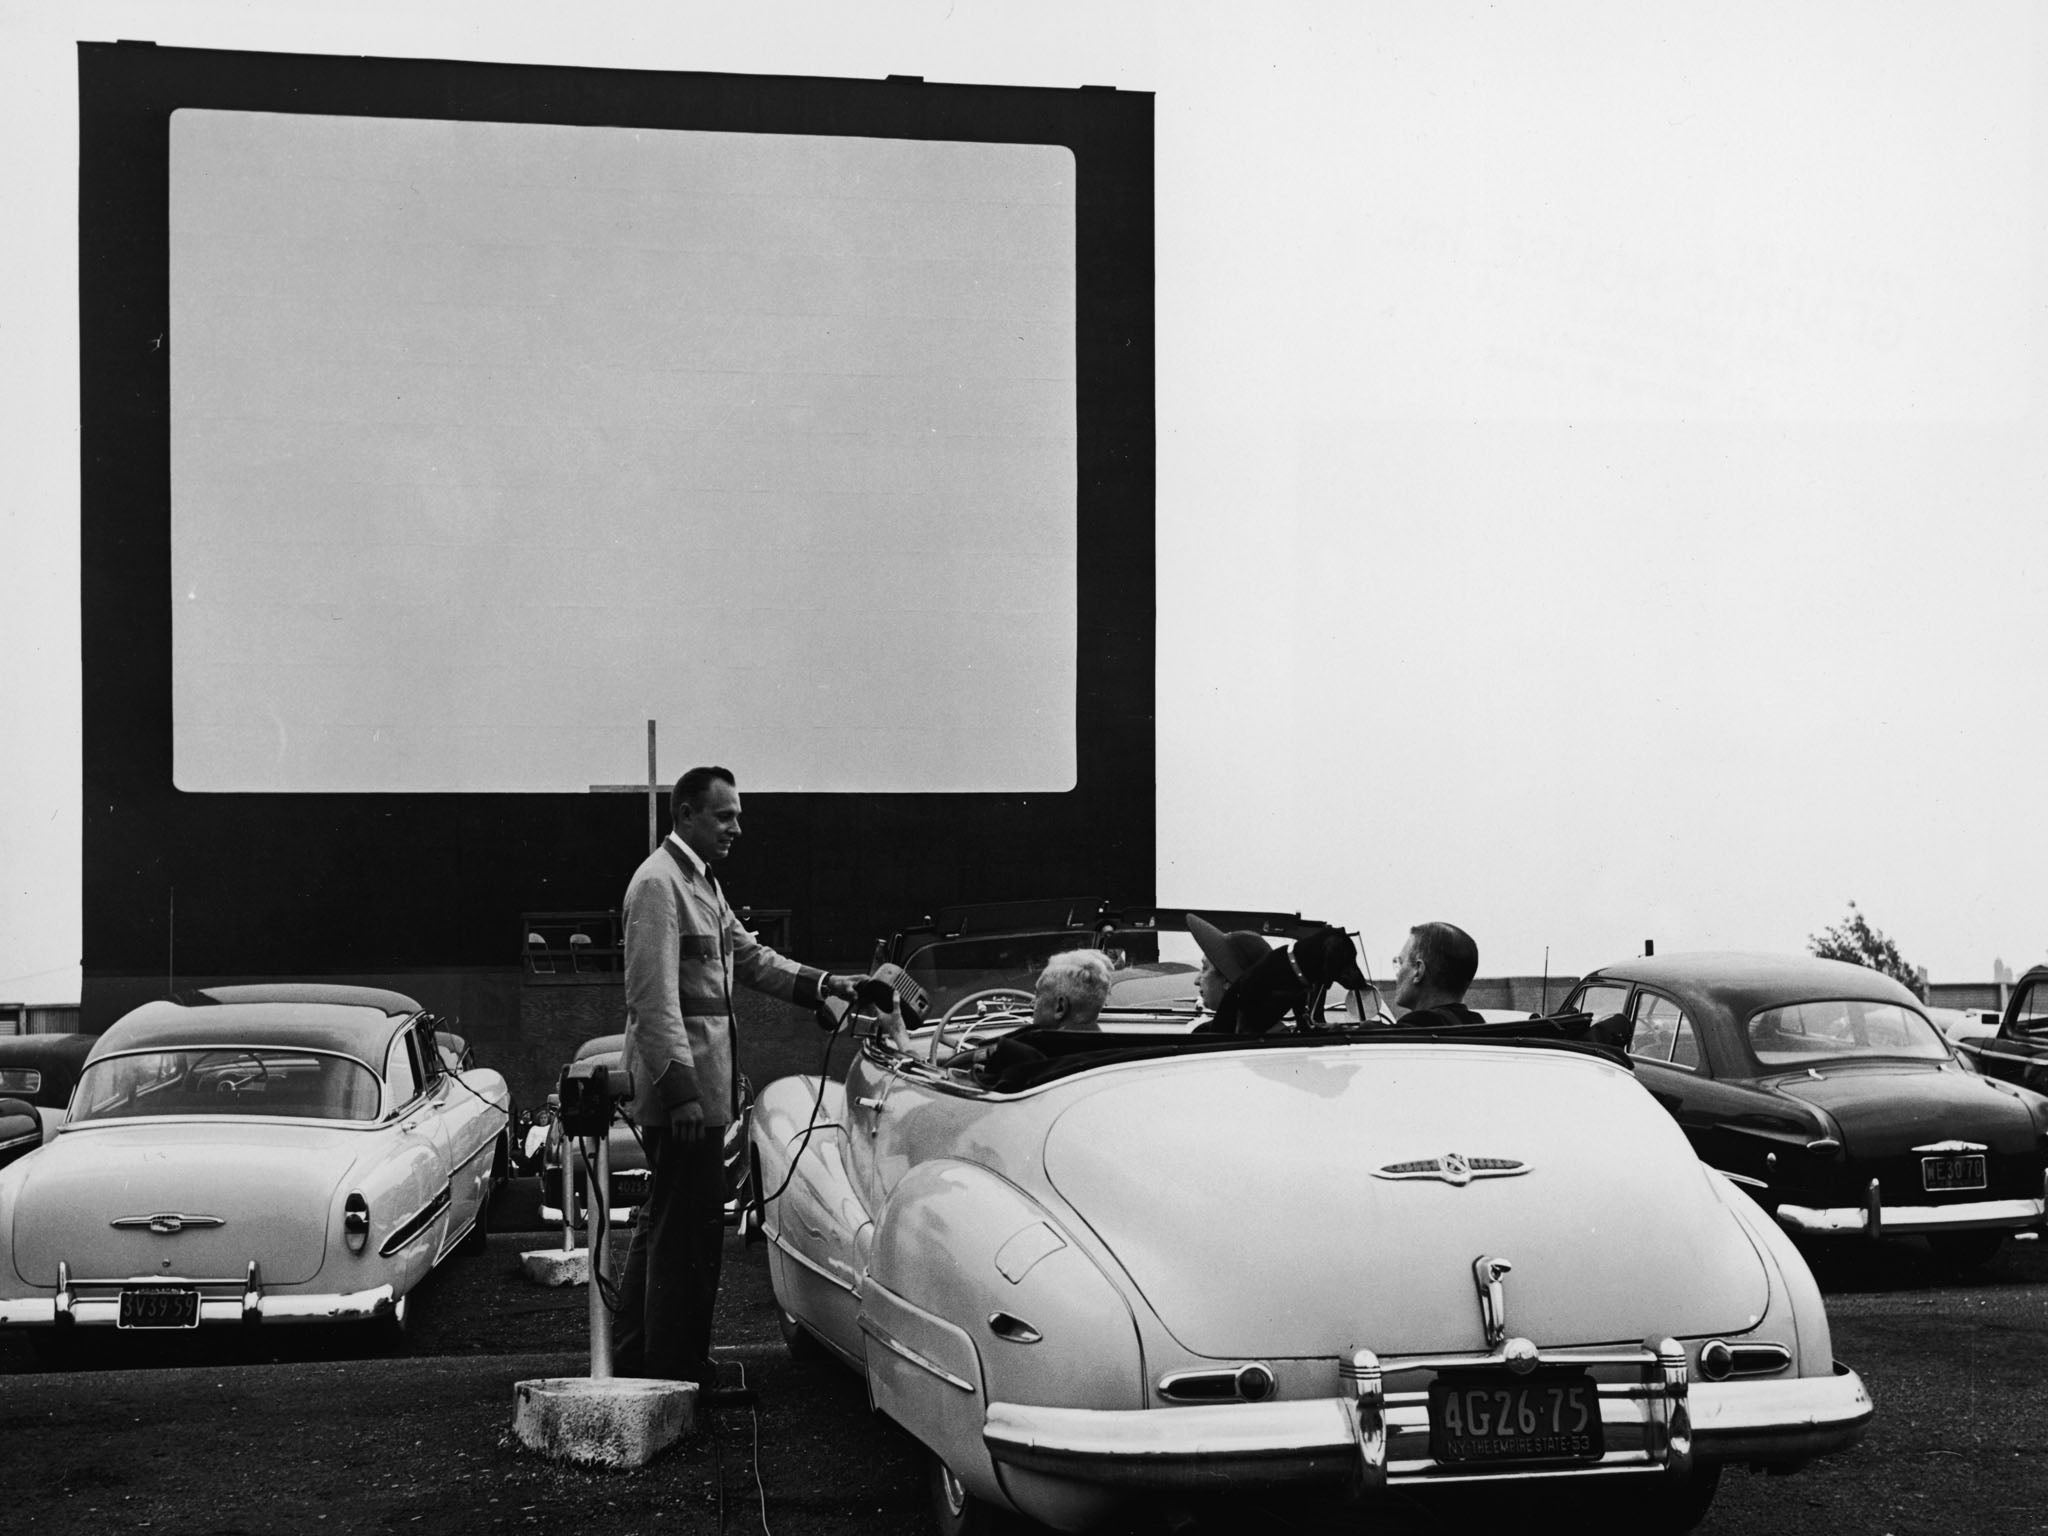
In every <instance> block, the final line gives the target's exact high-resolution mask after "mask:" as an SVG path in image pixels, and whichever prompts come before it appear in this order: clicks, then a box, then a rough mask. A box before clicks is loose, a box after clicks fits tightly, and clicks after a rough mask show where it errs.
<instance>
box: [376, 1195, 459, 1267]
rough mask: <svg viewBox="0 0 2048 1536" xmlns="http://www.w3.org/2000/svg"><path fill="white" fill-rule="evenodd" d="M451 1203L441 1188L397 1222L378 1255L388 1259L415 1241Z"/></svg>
mask: <svg viewBox="0 0 2048 1536" xmlns="http://www.w3.org/2000/svg"><path fill="white" fill-rule="evenodd" d="M452 1203H453V1202H452V1201H451V1200H450V1198H449V1195H448V1191H447V1190H446V1189H445V1188H444V1189H442V1190H441V1192H440V1193H439V1194H437V1195H435V1196H434V1198H433V1199H431V1200H429V1201H428V1202H427V1203H426V1204H425V1205H423V1206H421V1207H420V1208H419V1209H418V1210H417V1211H415V1212H413V1214H412V1215H411V1216H409V1217H407V1218H406V1219H405V1220H404V1221H402V1222H400V1223H399V1224H398V1227H397V1229H396V1230H395V1231H393V1232H392V1234H391V1235H390V1236H389V1237H387V1238H385V1239H384V1246H383V1247H381V1248H379V1249H378V1250H377V1253H378V1255H379V1256H380V1257H382V1258H386V1259H388V1258H390V1257H391V1255H393V1254H394V1253H396V1252H398V1250H399V1249H401V1248H404V1247H406V1246H408V1245H409V1244H411V1243H414V1242H417V1241H418V1240H419V1238H420V1236H421V1235H422V1234H423V1233H425V1231H426V1230H427V1228H428V1227H431V1226H432V1225H433V1224H434V1218H435V1217H436V1216H439V1215H440V1214H441V1213H442V1212H443V1211H445V1210H447V1209H448V1207H449V1205H450V1204H452Z"/></svg>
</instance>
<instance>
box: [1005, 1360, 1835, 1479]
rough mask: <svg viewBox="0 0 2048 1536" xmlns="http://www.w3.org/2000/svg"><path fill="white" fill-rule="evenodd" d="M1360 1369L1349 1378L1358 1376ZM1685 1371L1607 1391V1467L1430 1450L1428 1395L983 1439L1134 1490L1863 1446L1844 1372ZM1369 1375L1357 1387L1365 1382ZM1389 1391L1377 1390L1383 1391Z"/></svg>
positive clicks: (1071, 1418) (1629, 1471)
mask: <svg viewBox="0 0 2048 1536" xmlns="http://www.w3.org/2000/svg"><path fill="white" fill-rule="evenodd" d="M1349 1374H1350V1373H1349V1372H1347V1375H1349ZM1686 1374H1687V1373H1685V1372H1684V1370H1683V1367H1680V1368H1679V1369H1678V1370H1677V1371H1676V1372H1667V1373H1665V1375H1664V1378H1663V1379H1662V1380H1661V1381H1656V1380H1652V1381H1646V1382H1645V1383H1644V1384H1643V1386H1641V1387H1640V1388H1631V1387H1623V1388H1617V1389H1607V1388H1603V1390H1602V1396H1601V1418H1602V1424H1603V1428H1604V1430H1605V1443H1606V1448H1607V1449H1606V1454H1605V1455H1604V1456H1602V1457H1601V1458H1600V1459H1599V1460H1598V1461H1593V1462H1576V1463H1570V1464H1556V1465H1543V1464H1533V1465H1532V1464H1528V1463H1520V1464H1516V1465H1514V1466H1511V1467H1510V1466H1502V1467H1498V1468H1490V1467H1486V1466H1483V1465H1482V1466H1476V1467H1473V1466H1453V1465H1447V1464H1444V1463H1441V1462H1438V1461H1436V1460H1434V1459H1433V1458H1432V1457H1431V1456H1430V1454H1429V1440H1430V1432H1429V1410H1428V1404H1427V1401H1426V1394H1422V1393H1412V1392H1411V1393H1402V1394H1389V1395H1387V1396H1386V1397H1385V1398H1384V1399H1383V1400H1381V1401H1379V1402H1378V1403H1374V1402H1372V1400H1371V1396H1370V1394H1369V1393H1367V1392H1363V1391H1362V1392H1361V1393H1360V1395H1359V1397H1358V1398H1356V1399H1353V1398H1346V1397H1332V1398H1316V1399H1310V1400H1307V1401H1293V1402H1269V1403H1232V1404H1222V1405H1214V1406H1210V1405H1203V1406H1195V1407H1180V1408H1153V1409H1131V1410H1118V1411H1094V1410H1089V1409H1076V1408H1041V1407H1027V1406H1023V1405H1020V1404H1014V1403H993V1404H991V1405H990V1406H989V1410H988V1415H987V1418H986V1421H985V1422H984V1425H983V1429H982V1438H983V1441H984V1443H985V1444H986V1445H987V1447H988V1451H989V1454H990V1456H991V1457H993V1458H994V1460H995V1461H996V1462H997V1463H998V1464H999V1465H1003V1466H1009V1467H1015V1468H1018V1469H1020V1470H1023V1471H1028V1472H1037V1473H1043V1474H1047V1475H1050V1476H1054V1477H1060V1478H1067V1479H1072V1480H1075V1481H1079V1482H1086V1483H1090V1484H1094V1485H1097V1486H1104V1487H1116V1488H1124V1489H1147V1490H1155V1491H1160V1490H1176V1489H1177V1490H1183V1491H1185V1490H1188V1489H1193V1488H1213V1487H1215V1486H1216V1485H1217V1483H1218V1480H1219V1479H1233V1480H1242V1481H1244V1482H1246V1483H1252V1484H1267V1485H1272V1484H1282V1483H1325V1484H1344V1483H1347V1482H1348V1483H1350V1484H1351V1485H1353V1486H1354V1488H1356V1489H1357V1490H1359V1491H1361V1492H1364V1493H1366V1494H1371V1493H1373V1492H1375V1491H1377V1490H1378V1489H1380V1488H1383V1487H1385V1486H1386V1485H1388V1484H1394V1485H1408V1486H1413V1485H1415V1484H1419V1483H1428V1482H1459V1483H1465V1482H1484V1481H1492V1480H1497V1479H1504V1478H1514V1479H1516V1480H1526V1479H1532V1478H1535V1479H1542V1478H1588V1477H1625V1476H1635V1477H1645V1476H1664V1477H1674V1478H1677V1477H1684V1476H1686V1475H1687V1474H1688V1473H1689V1471H1690V1469H1691V1466H1692V1464H1693V1463H1694V1462H1701V1461H1713V1462H1725V1461H1746V1462H1752V1463H1764V1464H1775V1465H1779V1466H1788V1467H1789V1466H1796V1465H1798V1464H1800V1463H1802V1462H1805V1461H1808V1460H1810V1459H1812V1458H1813V1457H1816V1456H1821V1455H1826V1454H1828V1453H1829V1452H1832V1451H1839V1450H1842V1449H1845V1448H1846V1447H1848V1446H1850V1445H1852V1444H1854V1443H1855V1442H1856V1441H1857V1440H1858V1439H1860V1438H1861V1437H1862V1435H1863V1432H1864V1429H1865V1427H1866V1426H1867V1425H1868V1424H1869V1422H1870V1417H1871V1413H1872V1406H1871V1401H1870V1394H1869V1393H1868V1392H1867V1391H1866V1390H1865V1389H1864V1386H1863V1382H1862V1381H1861V1379H1860V1378H1859V1377H1858V1376H1857V1375H1856V1373H1855V1372H1854V1371H1851V1370H1850V1369H1848V1368H1847V1367H1846V1366H1842V1365H1837V1366H1836V1367H1835V1370H1834V1374H1833V1375H1831V1376H1824V1377H1796V1378H1792V1379H1789V1380H1777V1381H1742V1382H1706V1383H1699V1384H1689V1383H1688V1382H1687V1381H1686V1379H1685V1376H1686ZM1353 1379H1357V1378H1353ZM1373 1385H1374V1386H1375V1387H1376V1386H1377V1381H1376V1380H1375V1381H1374V1382H1373Z"/></svg>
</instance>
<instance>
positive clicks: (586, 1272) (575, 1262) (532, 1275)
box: [519, 1248, 590, 1285]
mask: <svg viewBox="0 0 2048 1536" xmlns="http://www.w3.org/2000/svg"><path fill="white" fill-rule="evenodd" d="M519 1269H520V1273H522V1274H524V1275H525V1276H526V1278H527V1279H528V1280H530V1281H532V1282H533V1283H534V1284H535V1285H588V1284H590V1250H589V1249H588V1248H536V1249H533V1250H530V1251H529V1252H526V1253H522V1254H520V1255H519Z"/></svg>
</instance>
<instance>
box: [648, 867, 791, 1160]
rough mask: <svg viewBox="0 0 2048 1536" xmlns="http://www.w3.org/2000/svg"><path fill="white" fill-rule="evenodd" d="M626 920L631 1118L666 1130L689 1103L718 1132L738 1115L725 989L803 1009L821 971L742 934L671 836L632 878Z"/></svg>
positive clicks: (715, 891)
mask: <svg viewBox="0 0 2048 1536" xmlns="http://www.w3.org/2000/svg"><path fill="white" fill-rule="evenodd" d="M625 918H626V1043H625V1051H624V1054H623V1058H622V1059H623V1060H624V1062H625V1063H626V1066H627V1069H628V1070H629V1071H630V1072H631V1073H632V1075H633V1119H634V1120H635V1121H636V1122H637V1123H638V1124H639V1125H641V1126H642V1127H647V1128H653V1129H656V1130H662V1129H666V1128H667V1126H668V1117H669V1114H670V1112H671V1111H672V1110H675V1109H678V1108H680V1107H681V1106H682V1105H685V1104H688V1103H690V1102H692V1101H695V1102H697V1103H699V1104H702V1105H703V1106H704V1123H705V1124H706V1125H711V1126H722V1125H726V1124H728V1123H730V1122H731V1121H732V1120H733V1119H734V1118H735V1117H736V1116H737V1115H738V1112H739V1080H738V1078H737V1076H736V1075H735V1073H734V1071H733V1031H732V987H733V983H734V982H735V981H738V982H739V983H740V984H741V985H742V986H746V987H751V988H753V990H755V991H756V992H765V993H767V994H768V995H769V996H770V997H779V998H782V999H783V1000H784V1001H786V1002H793V1003H796V1004H798V1005H799V1006H801V1007H805V1008H811V1007H815V1006H816V1005H817V1002H818V996H819V991H818V989H819V984H820V983H821V982H823V980H824V979H825V973H824V972H823V971H820V970H814V969H812V968H811V967H810V966H807V965H798V964H797V963H796V962H795V961H794V960H786V959H784V958H783V957H782V956H781V955H778V954H777V953H776V952H775V951H774V950H772V949H770V948H769V947H768V946H767V945H765V944H763V943H761V942H760V941H759V940H757V939H756V938H755V937H754V936H753V935H752V934H751V933H749V932H747V930H746V929H745V928H743V927H741V926H740V920H739V919H738V918H737V917H735V916H733V911H732V908H731V907H729V906H728V905H726V901H725V897H724V895H723V894H722V893H721V892H720V890H719V888H718V885H717V883H716V882H715V881H714V880H713V879H712V878H711V876H710V875H709V874H708V873H707V872H705V871H703V870H701V869H699V868H698V867H697V863H696V859H695V856H694V854H692V853H691V851H690V850H689V849H687V848H685V847H683V845H682V844H681V843H679V842H677V841H676V839H675V838H674V837H673V836H670V837H669V838H667V839H666V840H665V841H664V842H663V843H662V845H661V846H660V847H658V848H656V849H655V850H654V852H652V853H651V854H649V855H648V856H647V858H646V860H645V862H643V863H642V864H641V866H640V867H639V868H638V869H637V870H635V871H634V872H633V879H632V881H631V883H630V884H628V885H627V887H626V907H625Z"/></svg>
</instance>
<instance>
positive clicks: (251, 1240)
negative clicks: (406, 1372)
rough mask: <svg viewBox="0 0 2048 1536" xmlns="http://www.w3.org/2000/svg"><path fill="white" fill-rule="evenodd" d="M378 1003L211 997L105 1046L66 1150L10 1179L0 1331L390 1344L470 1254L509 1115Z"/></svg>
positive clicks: (283, 993) (330, 990) (160, 1011)
mask: <svg viewBox="0 0 2048 1536" xmlns="http://www.w3.org/2000/svg"><path fill="white" fill-rule="evenodd" d="M436 1022H437V1021H436V1020H435V1018H434V1017H433V1016H432V1015H431V1014H428V1013H426V1012H425V1011H424V1010H423V1009H421V1007H420V1005H419V1004H418V1003H416V1002H414V1001H413V1000H412V999H411V998H409V997H405V996H403V995H401V994H399V993H395V992H387V991H383V990H379V989H373V988H367V987H341V986H326V985H283V986H247V987H217V988H210V989H207V990H205V991H200V992H192V993H185V994H181V995H180V996H178V997H177V998H175V999H173V1000H170V1001H165V1002H153V1003H147V1004H144V1005H143V1006H142V1007H140V1008H137V1009H135V1010H134V1011H133V1012H131V1013H129V1014H127V1015H126V1016H125V1017H123V1018H122V1019H121V1020H120V1021H119V1022H117V1023H115V1024H114V1025H113V1026H112V1027H111V1028H109V1029H108V1030H107V1031H106V1033H105V1034H103V1035H101V1036H100V1038H99V1040H98V1042H97V1043H96V1044H95V1045H94V1046H93V1048H92V1051H91V1053H90V1055H89V1056H88V1058H87V1061H86V1065H85V1070H84V1073H83V1074H82V1075H81V1077H80V1078H79V1082H78V1087H77V1089H76V1091H75V1092H74V1093H73V1095H72V1100H71V1107H70V1113H69V1114H68V1115H67V1117H66V1119H65V1121H64V1124H63V1127H62V1128H61V1130H60V1131H59V1132H58V1134H57V1136H56V1138H55V1140H53V1141H52V1142H51V1143H50V1144H49V1145H48V1146H46V1147H45V1148H43V1150H42V1151H40V1152H39V1153H37V1154H36V1155H35V1156H34V1157H30V1158H25V1159H23V1160H22V1161H21V1162H19V1163H16V1164H14V1165H13V1166H11V1167H8V1168H6V1169H4V1170H0V1234H4V1238H5V1241H6V1244H7V1247H8V1251H9V1258H10V1259H11V1263H9V1264H8V1265H7V1266H6V1267H5V1268H4V1269H0V1327H8V1328H24V1329H37V1330H48V1329H57V1330H62V1329H67V1328H113V1329H192V1328H199V1327H203V1326H211V1325H215V1324H222V1323H231V1324H236V1325H241V1324H259V1323H260V1324H264V1325H266V1326H267V1325H270V1324H280V1323H284V1324H289V1323H333V1322H379V1323H382V1324H385V1325H387V1326H393V1327H403V1325H404V1319H405V1314H406V1304H407V1298H408V1297H409V1296H410V1295H411V1293H412V1291H413V1289H414V1288H415V1287H416V1286H417V1285H418V1284H419V1283H420V1282H421V1281H422V1280H423V1279H425V1278H426V1276H427V1275H428V1274H429V1273H430V1272H431V1271H432V1270H433V1268H434V1267H435V1266H436V1265H437V1264H439V1263H440V1262H441V1261H442V1260H443V1259H445V1258H447V1257H448V1255H449V1254H450V1253H452V1252H454V1251H455V1249H456V1247H457V1245H458V1244H460V1243H461V1242H462V1240H463V1239H464V1238H465V1237H468V1236H469V1235H470V1234H472V1233H477V1232H480V1231H482V1230H483V1228H484V1225H485V1220H486V1214H487V1212H488V1210H489V1205H490V1198H491V1193H492V1190H493V1188H494V1186H495V1184H496V1182H497V1181H498V1180H499V1179H500V1178H501V1177H502V1176H503V1174H504V1172H505V1169H506V1167H507V1165H508V1145H507V1143H508V1137H507V1134H506V1129H507V1125H508V1123H509V1120H510V1115H509V1103H510V1098H509V1095H508V1093H507V1090H506V1085H505V1080H504V1078H503V1077H502V1076H500V1075H499V1074H498V1073H497V1072H495V1071H492V1070H490V1069H489V1068H482V1067H477V1068H470V1069H468V1070H465V1071H450V1070H448V1068H447V1066H446V1064H445V1062H444V1059H443V1055H442V1051H441V1047H440V1042H439V1040H438V1039H437V1038H436V1031H435V1025H436Z"/></svg>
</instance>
